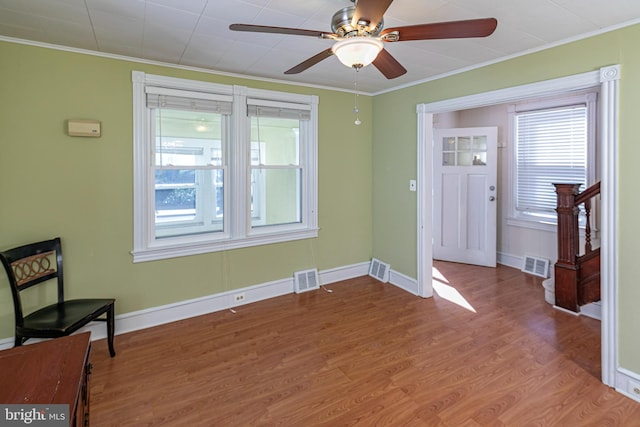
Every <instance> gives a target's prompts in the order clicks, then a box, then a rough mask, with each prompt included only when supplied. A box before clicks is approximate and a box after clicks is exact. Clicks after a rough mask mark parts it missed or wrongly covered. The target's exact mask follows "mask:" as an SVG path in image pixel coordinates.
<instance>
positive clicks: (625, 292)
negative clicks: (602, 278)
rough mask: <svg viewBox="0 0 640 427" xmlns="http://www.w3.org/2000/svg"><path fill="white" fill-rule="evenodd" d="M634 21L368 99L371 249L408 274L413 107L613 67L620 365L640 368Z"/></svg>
mask: <svg viewBox="0 0 640 427" xmlns="http://www.w3.org/2000/svg"><path fill="white" fill-rule="evenodd" d="M639 43H640V25H636V26H633V27H628V28H624V29H621V30H617V31H614V32H610V33H607V34H603V35H600V36H597V37H593V38H589V39H585V40H581V41H578V42H574V43H570V44H567V45H563V46H560V47H556V48H553V49H548V50H545V51H541V52H537V53H532V54H529V55H526V56H522V57H518V58H515V59H511V60H508V61H504V62H501V63H498V64H494V65H491V66H487V67H483V68H479V69H476V70H472V71H468V72H465V73H461V74H457V75H454V76H450V77H447V78H442V79H439V80H435V81H431V82H427V83H424V84H420V85H417V86H412V87H409V88H406V89H402V90H397V91H394V92H390V93H386V94H380V95H377V96H375V97H374V101H373V123H374V126H373V135H374V136H373V171H374V175H373V194H374V197H373V212H374V221H373V254H374V256H375V257H376V258H380V259H382V260H384V261H385V262H388V263H390V264H391V266H392V268H393V269H394V270H397V271H400V272H401V273H404V274H406V275H408V276H410V277H416V272H417V260H416V244H417V243H416V234H417V231H416V209H417V205H416V202H417V199H416V193H414V192H409V191H408V180H409V179H415V178H416V176H417V165H416V154H417V151H416V140H417V133H416V129H417V116H416V105H417V104H420V103H429V102H435V101H441V100H445V99H452V98H457V97H460V96H466V95H472V94H476V93H483V92H488V91H492V90H496V89H502V88H508V87H513V86H519V85H523V84H527V83H533V82H538V81H543V80H548V79H553V78H558V77H563V76H569V75H573V74H579V73H584V72H589V71H594V70H598V69H600V68H601V67H605V66H608V65H614V64H620V65H621V75H622V79H621V81H620V94H621V95H620V113H621V114H620V123H619V125H620V134H619V137H620V146H619V158H620V168H619V175H618V176H619V190H620V205H619V211H618V219H619V223H618V225H619V236H617V237H618V238H617V239H616V241H617V242H618V253H619V266H620V272H619V273H620V274H619V344H620V363H621V366H622V367H624V368H626V369H629V370H631V371H633V372H640V340H639V339H638V333H637V330H638V329H639V328H640V310H638V308H637V306H636V304H637V303H638V302H640V286H639V285H638V277H640V263H638V262H637V255H636V250H637V249H635V248H636V247H637V241H638V240H640V222H638V221H637V213H638V212H640V198H639V197H638V196H637V189H636V187H637V185H638V184H637V183H638V175H637V174H636V172H637V171H638V167H637V159H640V144H639V143H638V141H637V136H636V133H638V131H637V129H636V127H637V123H638V117H639V116H640V106H639V104H638V102H637V100H638V99H640V54H639V53H638V48H637V46H638V44H639ZM427 60H428V59H427Z"/></svg>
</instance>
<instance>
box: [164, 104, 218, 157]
mask: <svg viewBox="0 0 640 427" xmlns="http://www.w3.org/2000/svg"><path fill="white" fill-rule="evenodd" d="M154 111H155V135H156V137H155V162H156V165H162V166H196V165H211V166H222V165H223V159H222V155H223V153H222V115H221V114H215V113H210V112H202V111H181V110H167V109H155V110H154Z"/></svg>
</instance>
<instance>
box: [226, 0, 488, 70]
mask: <svg viewBox="0 0 640 427" xmlns="http://www.w3.org/2000/svg"><path fill="white" fill-rule="evenodd" d="M351 1H352V2H353V3H354V6H349V7H345V8H343V9H341V10H339V11H337V12H336V13H335V14H334V15H333V18H332V20H331V30H332V31H333V32H332V33H329V32H325V31H315V30H305V29H298V28H286V27H272V26H266V25H251V24H232V25H230V26H229V29H230V30H233V31H248V32H256V33H276V34H292V35H298V36H312V37H319V38H321V39H330V40H334V41H335V42H336V43H335V44H334V45H333V46H332V47H330V48H328V49H326V50H323V51H322V52H320V53H318V54H316V55H314V56H312V57H311V58H309V59H307V60H305V61H302V62H301V63H300V64H298V65H296V66H295V67H293V68H290V69H289V70H287V71H285V72H284V73H285V74H298V73H301V72H302V71H304V70H306V69H308V68H310V67H312V66H313V65H315V64H317V63H319V62H320V61H322V60H324V59H327V58H329V57H330V56H332V55H336V56H337V57H338V59H339V60H340V62H342V63H343V64H344V65H346V66H347V67H352V68H355V69H356V70H359V69H361V68H362V67H366V66H367V65H369V64H371V63H373V65H374V67H376V68H377V69H378V70H379V71H380V72H381V73H382V74H383V75H384V76H385V77H386V78H388V79H394V78H396V77H400V76H401V75H403V74H405V73H406V72H407V70H406V69H405V68H404V67H403V66H402V65H401V64H400V63H399V62H398V61H397V60H396V59H395V58H394V57H393V56H391V54H390V53H389V52H388V51H387V50H386V49H384V43H385V42H386V43H392V42H401V41H410V40H433V39H451V38H467V37H487V36H489V35H491V34H492V33H493V32H494V31H495V29H496V26H497V25H498V21H497V20H496V19H495V18H484V19H470V20H465V21H450V22H437V23H431V24H419V25H409V26H405V27H396V28H387V29H385V30H383V27H384V21H383V16H382V15H384V13H385V12H386V10H387V9H388V8H389V6H390V5H391V3H392V2H393V0H351Z"/></svg>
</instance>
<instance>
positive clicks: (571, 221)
mask: <svg viewBox="0 0 640 427" xmlns="http://www.w3.org/2000/svg"><path fill="white" fill-rule="evenodd" d="M554 186H555V187H556V194H557V207H556V212H557V214H558V261H557V262H556V264H555V299H556V305H557V306H559V307H562V308H565V309H567V310H571V311H574V312H579V311H580V305H581V304H582V303H584V299H585V298H584V297H583V293H582V292H581V289H580V286H581V283H580V281H581V279H582V278H583V276H584V275H581V272H580V268H581V263H580V259H581V257H580V251H579V242H580V235H579V228H578V221H579V215H580V205H582V204H584V210H585V215H586V224H585V246H584V255H583V257H584V259H585V260H589V261H588V262H591V263H592V264H593V263H596V262H598V263H599V249H598V253H597V254H596V255H597V258H595V257H594V255H591V253H592V252H594V251H593V250H592V248H591V199H592V198H593V197H595V196H597V195H598V194H600V182H597V183H596V184H594V185H592V186H591V187H589V188H587V189H586V190H585V191H583V192H582V193H580V192H579V189H580V184H554ZM593 260H595V261H593ZM590 269H592V266H590ZM591 280H592V279H591ZM598 280H599V276H598ZM592 281H593V280H592ZM589 294H590V295H593V291H591V290H590V291H589Z"/></svg>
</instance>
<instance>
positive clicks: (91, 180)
mask: <svg viewBox="0 0 640 427" xmlns="http://www.w3.org/2000/svg"><path fill="white" fill-rule="evenodd" d="M0 58H1V59H0V62H1V64H2V66H0V99H1V100H2V102H0V194H1V195H2V200H1V201H0V248H2V249H6V248H9V247H13V246H16V245H20V244H24V243H27V242H30V241H35V240H42V239H48V238H52V237H54V236H61V237H62V239H63V248H64V251H65V278H66V285H67V286H66V288H67V297H71V298H74V297H75V298H77V297H98V296H112V297H115V298H117V303H116V310H117V312H118V313H128V312H132V311H136V310H141V309H145V308H150V307H156V306H160V305H163V304H169V303H173V302H177V301H182V300H186V299H190V298H197V297H201V296H206V295H212V294H216V293H220V292H224V291H228V290H232V289H237V288H241V287H245V286H250V285H254V284H261V283H265V282H269V281H273V280H279V279H284V278H289V277H292V275H293V272H294V271H298V270H303V269H308V268H312V267H317V268H318V269H319V270H325V269H330V268H335V267H341V266H346V265H350V264H355V263H360V262H366V261H368V260H369V259H370V257H371V247H372V237H371V236H372V233H371V227H372V213H371V179H372V178H371V177H372V170H371V165H372V148H371V138H372V136H371V127H370V126H359V127H358V126H354V125H353V117H352V111H351V109H350V107H339V106H349V105H351V103H352V100H353V94H350V93H344V92H339V91H331V90H324V89H317V88H309V87H302V86H293V85H285V84H279V83H268V82H261V81H257V80H248V79H240V78H234V77H229V76H219V75H214V74H208V73H199V72H195V71H190V70H181V69H175V68H169V67H161V66H155V65H150V64H141V63H134V62H128V61H123V60H117V59H110V58H102V57H98V56H91V55H83V54H77V53H71V52H66V51H59V50H53V49H45V48H40V47H34V46H28V45H21V44H14V43H6V42H0ZM132 70H139V71H144V72H147V73H152V74H160V75H166V76H173V77H181V78H189V79H194V80H202V81H210V82H216V83H223V84H238V85H244V86H249V87H254V88H261V89H269V90H279V91H285V92H295V93H302V94H313V95H318V96H319V135H318V136H319V138H318V165H319V173H318V175H319V176H318V181H319V182H318V192H319V200H318V205H319V214H318V215H319V216H318V222H319V227H320V231H319V237H318V238H315V239H308V240H301V241H295V242H288V243H280V244H273V245H266V246H262V247H253V248H246V249H237V250H230V251H226V252H216V253H209V254H203V255H195V256H188V257H181V258H174V259H169V260H162V261H153V262H143V263H137V264H134V263H133V262H132V257H131V255H130V251H131V249H132V245H133V238H132V231H133V207H132V206H133V203H132V198H133V181H132V180H133V172H132V169H133V147H132V135H133V128H132V93H131V87H132V85H131V71H132ZM336 106H338V107H336ZM360 111H361V113H360V114H361V116H362V120H363V121H364V122H365V123H367V122H369V123H370V122H371V114H372V98H371V97H366V96H365V97H361V106H360ZM67 119H96V120H100V121H101V122H102V137H100V138H78V137H69V136H67V135H66V133H65V128H64V127H65V123H66V120H67ZM41 297H42V296H41V295H37V296H35V297H34V298H35V299H38V298H41ZM11 336H13V306H12V305H11V297H10V293H9V290H8V284H7V283H6V276H5V275H4V273H2V274H0V338H2V337H11Z"/></svg>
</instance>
